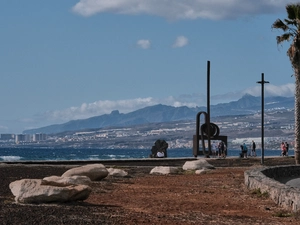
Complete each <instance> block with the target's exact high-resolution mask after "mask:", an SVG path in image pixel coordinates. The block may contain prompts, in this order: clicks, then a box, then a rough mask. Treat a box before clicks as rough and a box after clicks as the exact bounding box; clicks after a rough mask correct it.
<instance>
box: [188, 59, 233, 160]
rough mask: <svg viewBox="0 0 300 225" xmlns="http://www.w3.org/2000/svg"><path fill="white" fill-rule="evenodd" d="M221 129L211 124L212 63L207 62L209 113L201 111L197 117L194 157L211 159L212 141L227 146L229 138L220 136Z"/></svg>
mask: <svg viewBox="0 0 300 225" xmlns="http://www.w3.org/2000/svg"><path fill="white" fill-rule="evenodd" d="M202 114H203V115H204V123H203V124H202V125H201V126H200V116H201V115H202ZM219 134H220V129H219V127H218V126H217V125H216V124H214V123H211V122H210V61H207V112H204V111H201V112H199V113H198V114H197V116H196V135H194V136H193V155H194V156H195V157H197V156H198V155H205V156H206V157H209V155H211V154H212V151H211V142H210V141H211V140H220V141H223V142H224V143H225V145H226V146H227V136H220V135H219ZM200 140H201V143H202V152H201V151H200V148H199V141H200ZM205 140H207V145H208V146H207V147H208V150H207V151H206V149H205Z"/></svg>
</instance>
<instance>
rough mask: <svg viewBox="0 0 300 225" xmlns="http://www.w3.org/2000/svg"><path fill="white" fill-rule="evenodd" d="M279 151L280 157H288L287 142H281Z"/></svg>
mask: <svg viewBox="0 0 300 225" xmlns="http://www.w3.org/2000/svg"><path fill="white" fill-rule="evenodd" d="M280 149H281V156H288V154H289V144H288V143H287V142H281V145H280Z"/></svg>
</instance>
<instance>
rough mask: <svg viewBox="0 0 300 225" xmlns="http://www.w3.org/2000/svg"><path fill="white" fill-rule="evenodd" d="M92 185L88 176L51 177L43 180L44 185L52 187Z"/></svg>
mask: <svg viewBox="0 0 300 225" xmlns="http://www.w3.org/2000/svg"><path fill="white" fill-rule="evenodd" d="M91 183H92V181H91V179H90V178H88V177H87V176H71V177H59V176H50V177H44V178H43V179H42V185H51V186H57V187H66V186H69V185H79V184H84V185H90V184H91Z"/></svg>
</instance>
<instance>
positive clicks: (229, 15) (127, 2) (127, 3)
mask: <svg viewBox="0 0 300 225" xmlns="http://www.w3.org/2000/svg"><path fill="white" fill-rule="evenodd" d="M293 2H298V1H293V0H276V1H275V0H259V1H253V0H214V1H212V0H185V1H182V0H164V1H162V0H79V2H78V3H77V4H76V5H75V6H74V7H73V8H72V10H73V12H75V13H78V14H80V15H82V16H92V15H95V14H97V13H104V12H108V13H116V14H126V15H138V14H147V15H154V16H160V17H164V18H167V19H170V20H178V19H198V18H202V19H212V20H220V19H236V18H240V17H247V16H253V15H259V14H271V13H278V12H283V11H284V10H285V8H284V7H285V5H286V4H288V3H293Z"/></svg>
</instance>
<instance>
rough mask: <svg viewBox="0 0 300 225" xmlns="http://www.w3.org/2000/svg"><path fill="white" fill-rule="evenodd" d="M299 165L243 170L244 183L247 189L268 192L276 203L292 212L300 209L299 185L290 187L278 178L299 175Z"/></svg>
mask: <svg viewBox="0 0 300 225" xmlns="http://www.w3.org/2000/svg"><path fill="white" fill-rule="evenodd" d="M299 176H300V166H276V167H264V168H258V169H253V170H248V171H245V173H244V177H245V185H246V187H247V188H248V189H251V190H253V189H260V191H261V192H262V193H263V192H267V193H269V196H270V198H271V199H272V200H273V201H274V202H275V203H276V204H278V205H280V206H282V207H283V208H285V209H288V210H292V211H294V212H296V211H299V210H300V187H299V188H298V187H291V186H288V185H285V184H284V183H281V182H279V180H280V178H287V177H291V178H293V177H295V178H296V177H299Z"/></svg>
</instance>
